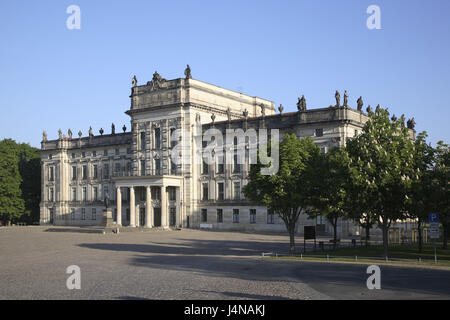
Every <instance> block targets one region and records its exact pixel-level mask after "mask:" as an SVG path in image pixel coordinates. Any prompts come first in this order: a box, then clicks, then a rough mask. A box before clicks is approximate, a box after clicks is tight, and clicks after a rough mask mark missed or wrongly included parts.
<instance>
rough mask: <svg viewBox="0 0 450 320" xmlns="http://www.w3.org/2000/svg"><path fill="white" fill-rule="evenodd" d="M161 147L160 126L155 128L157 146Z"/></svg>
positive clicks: (157, 147)
mask: <svg viewBox="0 0 450 320" xmlns="http://www.w3.org/2000/svg"><path fill="white" fill-rule="evenodd" d="M160 147H161V130H160V129H159V128H156V129H155V148H156V149H159V148H160Z"/></svg>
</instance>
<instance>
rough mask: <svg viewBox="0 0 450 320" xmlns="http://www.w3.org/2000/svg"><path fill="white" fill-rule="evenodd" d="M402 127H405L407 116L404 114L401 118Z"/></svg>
mask: <svg viewBox="0 0 450 320" xmlns="http://www.w3.org/2000/svg"><path fill="white" fill-rule="evenodd" d="M400 126H401V127H402V128H404V127H405V115H404V114H402V115H401V117H400Z"/></svg>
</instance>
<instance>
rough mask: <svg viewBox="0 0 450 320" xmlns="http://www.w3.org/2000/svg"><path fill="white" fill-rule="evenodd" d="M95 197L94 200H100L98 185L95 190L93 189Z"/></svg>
mask: <svg viewBox="0 0 450 320" xmlns="http://www.w3.org/2000/svg"><path fill="white" fill-rule="evenodd" d="M93 193H94V194H93V198H94V201H98V188H97V187H94V190H93Z"/></svg>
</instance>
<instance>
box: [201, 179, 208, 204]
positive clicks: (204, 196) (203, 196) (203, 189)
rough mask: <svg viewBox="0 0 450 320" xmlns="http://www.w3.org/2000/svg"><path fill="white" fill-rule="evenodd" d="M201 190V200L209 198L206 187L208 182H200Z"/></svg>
mask: <svg viewBox="0 0 450 320" xmlns="http://www.w3.org/2000/svg"><path fill="white" fill-rule="evenodd" d="M202 191H203V194H202V200H203V201H206V200H208V199H209V188H208V184H207V183H203V184H202Z"/></svg>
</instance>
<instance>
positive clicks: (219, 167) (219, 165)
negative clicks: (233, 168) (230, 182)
mask: <svg viewBox="0 0 450 320" xmlns="http://www.w3.org/2000/svg"><path fill="white" fill-rule="evenodd" d="M220 160H221V161H222V163H220V162H219V159H218V160H217V161H218V162H217V173H219V174H222V173H223V172H224V167H225V166H224V164H223V157H222V159H220Z"/></svg>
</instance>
